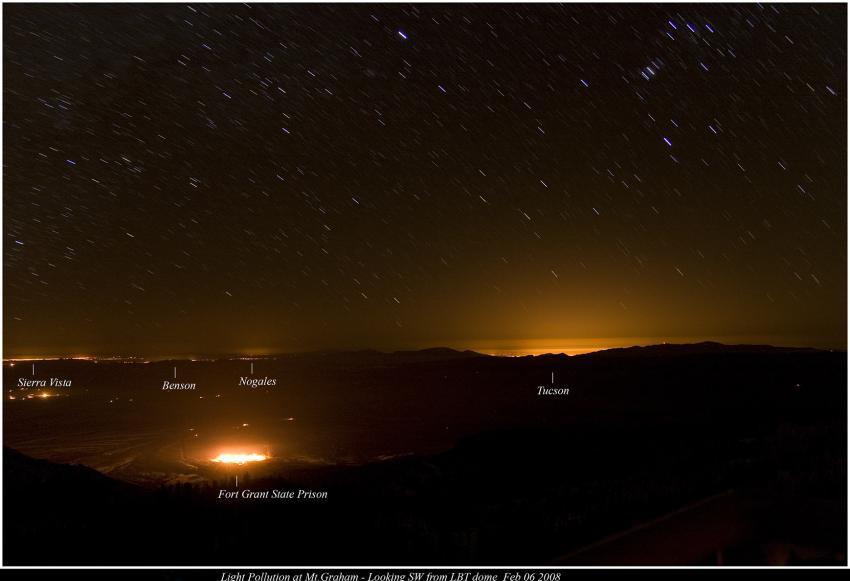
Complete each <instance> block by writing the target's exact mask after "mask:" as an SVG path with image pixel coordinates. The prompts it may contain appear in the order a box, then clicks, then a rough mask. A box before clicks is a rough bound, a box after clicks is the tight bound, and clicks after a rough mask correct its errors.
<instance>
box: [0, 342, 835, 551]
mask: <svg viewBox="0 0 850 581" xmlns="http://www.w3.org/2000/svg"><path fill="white" fill-rule="evenodd" d="M370 365H371V364H370ZM410 366H414V367H410ZM553 367H554V368H555V369H557V373H559V374H569V377H570V380H571V381H570V383H571V385H572V389H575V390H576V391H577V392H579V393H580V396H581V397H580V399H579V398H577V399H576V400H575V401H576V402H580V403H576V404H575V405H574V406H572V407H569V404H567V403H564V402H561V403H559V404H557V405H550V406H544V405H541V406H540V407H539V408H534V407H533V406H534V402H535V401H536V400H533V399H532V400H528V399H527V398H524V397H519V396H517V398H516V399H517V401H518V402H519V403H518V404H517V405H516V406H514V409H513V415H511V414H510V413H508V410H506V409H505V405H507V404H509V400H510V393H511V386H512V385H516V384H517V383H520V382H521V381H522V378H523V377H525V376H527V375H529V374H533V375H534V376H535V377H536V376H538V375H542V376H544V377H545V376H546V375H548V372H544V371H545V370H548V369H551V368H553ZM365 369H366V370H365V371H364V369H360V370H359V371H358V374H364V373H365V374H371V375H372V376H373V382H374V385H377V386H379V387H378V388H375V389H380V386H382V385H389V384H392V386H393V388H394V391H393V395H392V397H395V398H398V397H400V396H399V391H401V392H403V395H404V401H405V402H406V403H407V405H405V406H402V407H400V408H399V410H401V411H399V414H402V413H404V414H411V413H415V411H413V412H411V411H410V409H413V410H415V409H417V406H418V407H419V408H421V410H422V412H421V413H422V415H424V416H429V415H434V414H435V413H438V412H435V411H434V410H435V409H437V410H440V409H443V410H444V409H446V408H449V409H451V410H452V415H453V416H455V415H456V416H458V417H459V416H460V415H461V414H462V412H463V407H464V406H463V405H461V404H460V403H459V402H466V401H467V400H468V398H469V393H470V392H472V393H475V394H477V396H479V398H478V400H477V404H476V405H474V406H469V407H468V409H467V410H466V413H467V414H468V415H470V416H476V415H478V416H488V415H492V417H493V418H496V420H498V421H493V422H491V423H490V424H489V425H488V426H487V427H486V429H481V430H479V431H476V432H474V433H465V434H460V435H459V436H458V437H457V439H456V441H455V444H454V445H453V446H451V447H450V448H449V449H447V450H445V451H442V452H437V453H418V454H410V455H407V456H404V457H396V458H393V459H389V460H385V461H372V462H367V463H365V464H360V465H342V464H337V465H321V466H315V467H309V466H305V465H298V466H297V467H296V466H295V465H292V466H289V467H284V468H281V469H280V470H278V471H277V472H276V473H274V474H268V473H260V474H257V473H255V474H253V475H252V474H251V472H252V471H251V470H249V469H245V470H244V471H242V473H241V477H240V482H239V488H240V489H250V490H254V491H262V490H271V489H278V490H293V491H295V490H299V489H303V490H314V491H324V492H327V498H326V499H313V500H302V501H293V500H283V499H277V500H275V499H262V500H257V499H252V500H248V499H243V500H231V501H223V500H220V499H219V498H217V497H218V493H219V489H221V488H227V489H235V487H234V483H233V482H232V481H229V480H228V481H227V482H226V483H225V482H214V481H209V480H207V481H203V482H200V483H197V484H181V485H176V486H158V487H156V486H155V487H140V486H136V485H132V484H129V483H125V482H121V481H117V480H114V479H112V478H109V477H107V476H104V475H102V474H100V473H98V472H96V471H94V470H91V469H89V468H85V467H82V466H69V465H60V464H55V463H50V462H47V461H43V460H35V459H32V458H30V457H27V456H25V455H23V454H20V453H18V452H16V451H14V450H10V449H6V450H5V456H4V494H5V514H4V554H5V559H6V561H7V563H8V564H71V563H73V564H187V565H189V564H199V563H204V564H222V565H223V564H239V563H257V564H275V565H298V564H323V565H342V564H368V563H376V562H380V563H392V564H414V563H415V564H429V563H451V564H474V563H486V564H512V565H517V564H542V563H563V564H672V563H679V564H838V563H843V562H845V560H846V555H845V549H844V547H845V546H846V520H845V515H846V461H845V459H846V448H845V442H846V421H845V413H846V392H845V391H846V390H845V388H846V354H844V353H830V352H820V351H807V350H799V351H798V350H772V349H766V348H758V349H752V348H740V349H735V348H721V347H720V346H714V345H704V346H700V347H696V348H691V349H675V348H674V349H663V348H662V349H653V350H649V351H646V352H644V353H640V351H631V350H626V351H625V352H622V353H617V352H608V353H604V354H603V353H600V354H598V355H592V356H583V357H573V358H559V357H536V358H517V359H495V358H481V357H463V358H455V359H452V360H451V361H430V360H428V361H425V362H423V361H422V360H421V358H413V361H408V360H406V361H405V362H404V363H401V364H398V365H395V366H394V365H393V364H388V363H387V362H386V361H382V362H381V363H380V365H378V366H365ZM413 370H415V371H413ZM386 375H390V376H392V377H396V378H401V377H410V376H411V375H415V377H416V382H417V383H421V384H422V387H421V388H420V389H421V391H420V392H417V391H416V390H414V389H413V388H412V387H411V386H410V385H407V384H404V383H403V382H401V381H398V382H388V381H387V380H386ZM446 375H449V376H457V375H462V376H463V377H465V378H467V381H465V382H463V384H464V385H465V386H466V387H465V389H466V391H462V392H457V391H456V389H457V388H459V386H455V388H456V389H455V390H452V389H448V388H446V386H445V385H443V384H440V383H437V378H439V377H441V376H446ZM475 376H478V377H484V378H485V380H483V381H480V382H478V383H476V382H475V381H473V380H471V379H469V378H472V377H475ZM359 377H362V375H359ZM428 378H430V379H431V380H432V381H434V382H435V383H434V384H433V388H432V389H426V386H427V381H426V379H428ZM488 389H489V390H490V393H491V395H492V397H490V398H488V399H485V398H483V397H481V396H482V394H485V393H487V390H488ZM572 395H573V394H571V396H572ZM372 397H375V396H374V393H373V394H372ZM392 397H389V396H388V399H392ZM441 404H445V405H444V406H441ZM508 407H510V406H509V405H508ZM534 409H537V410H538V413H537V414H536V416H535V414H534V413H533V412H534ZM387 413H388V414H390V413H392V408H391V409H390V410H389V411H388V412H387ZM404 417H407V416H404V415H401V418H402V419H403V418H404ZM396 419H398V418H396ZM499 423H501V424H502V425H501V426H499V425H498V424H499ZM7 429H9V428H8V422H7ZM407 437H412V436H411V435H410V434H407Z"/></svg>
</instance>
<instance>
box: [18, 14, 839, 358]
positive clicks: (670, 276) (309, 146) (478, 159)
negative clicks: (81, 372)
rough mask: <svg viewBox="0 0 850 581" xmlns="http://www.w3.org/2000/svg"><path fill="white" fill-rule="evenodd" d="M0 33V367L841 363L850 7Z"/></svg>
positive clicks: (205, 22)
mask: <svg viewBox="0 0 850 581" xmlns="http://www.w3.org/2000/svg"><path fill="white" fill-rule="evenodd" d="M3 9H4V53H5V57H4V65H5V67H4V68H5V75H4V132H5V133H4V138H5V139H4V144H5V145H4V168H3V171H4V193H3V196H4V198H3V200H4V245H3V255H4V261H5V262H4V275H5V286H4V304H5V309H4V325H5V355H6V356H22V355H38V356H47V355H63V356H67V355H78V354H89V355H92V354H94V355H112V354H121V355H145V356H164V355H167V354H174V353H184V354H198V353H234V352H237V353H273V352H282V351H301V350H312V349H342V348H345V349H349V348H356V349H360V348H380V349H403V348H418V347H430V346H435V345H448V346H453V347H458V348H483V347H486V346H491V347H492V348H494V349H498V348H501V347H505V348H507V347H508V346H520V348H521V346H522V345H536V344H546V345H550V344H551V345H553V346H554V347H555V348H558V347H559V346H561V347H569V346H570V345H578V344H581V345H586V346H587V347H588V348H593V347H594V346H608V345H614V344H634V343H637V342H640V341H646V342H650V341H657V342H660V341H677V340H682V339H687V340H703V339H719V340H725V341H729V342H760V343H771V344H781V345H800V346H819V347H839V348H843V347H845V346H846V339H845V326H846V280H847V272H846V260H847V254H846V242H847V239H846V227H847V224H846V211H847V210H846V165H845V164H846V157H847V151H846V121H847V120H846V108H847V101H846V90H847V87H846V74H845V71H846V51H845V46H846V31H845V29H844V23H845V21H846V6H844V5H822V4H821V5H797V4H793V5H792V4H781V5H756V4H749V5H734V4H730V5H713V6H707V5H675V4H668V5H646V4H644V5H632V6H624V5H567V6H556V5H544V4H537V5H508V4H500V5H401V4H393V5H368V4H367V5H329V4H325V5H274V4H256V5H242V4H239V5H236V4H228V5H225V4H218V5H200V4H191V5H177V4H167V5H157V4H149V5H135V4H126V5H79V6H72V5H22V4H11V5H9V4H7V5H5V6H4V8H3Z"/></svg>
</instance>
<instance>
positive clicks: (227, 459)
mask: <svg viewBox="0 0 850 581" xmlns="http://www.w3.org/2000/svg"><path fill="white" fill-rule="evenodd" d="M267 459H268V456H266V455H265V454H257V453H253V452H252V453H251V454H227V453H224V452H222V453H221V454H219V455H218V456H216V457H215V458H213V459H212V461H213V462H218V463H221V464H247V463H248V462H262V461H264V460H267Z"/></svg>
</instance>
